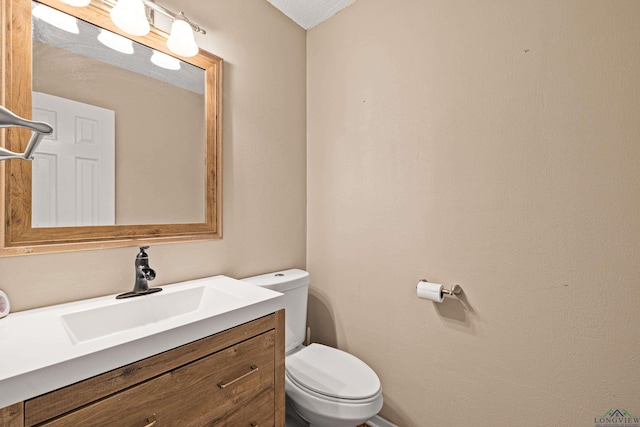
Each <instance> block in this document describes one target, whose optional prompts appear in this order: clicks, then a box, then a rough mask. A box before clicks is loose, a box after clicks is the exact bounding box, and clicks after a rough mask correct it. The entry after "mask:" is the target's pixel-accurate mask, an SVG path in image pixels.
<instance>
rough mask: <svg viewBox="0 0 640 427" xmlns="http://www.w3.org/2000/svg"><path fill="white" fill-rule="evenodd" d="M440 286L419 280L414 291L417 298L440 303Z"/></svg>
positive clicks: (441, 298)
mask: <svg viewBox="0 0 640 427" xmlns="http://www.w3.org/2000/svg"><path fill="white" fill-rule="evenodd" d="M442 287H443V286H442V285H441V284H439V283H431V282H425V281H424V280H421V281H419V282H418V286H417V288H416V291H417V292H418V298H423V299H428V300H431V301H434V302H442V300H443V296H442Z"/></svg>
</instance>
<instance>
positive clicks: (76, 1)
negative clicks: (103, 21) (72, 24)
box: [61, 0, 91, 7]
mask: <svg viewBox="0 0 640 427" xmlns="http://www.w3.org/2000/svg"><path fill="white" fill-rule="evenodd" d="M61 1H62V3H66V4H68V5H69V6H75V7H85V6H89V3H91V0H61Z"/></svg>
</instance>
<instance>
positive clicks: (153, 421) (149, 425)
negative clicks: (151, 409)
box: [144, 414, 158, 427]
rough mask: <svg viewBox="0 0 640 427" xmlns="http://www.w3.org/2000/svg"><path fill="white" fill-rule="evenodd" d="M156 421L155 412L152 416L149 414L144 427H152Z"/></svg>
mask: <svg viewBox="0 0 640 427" xmlns="http://www.w3.org/2000/svg"><path fill="white" fill-rule="evenodd" d="M157 422H158V420H157V419H156V414H153V415H152V416H150V417H149V418H147V423H148V424H147V425H145V426H144V427H153V426H154V425H156V423H157Z"/></svg>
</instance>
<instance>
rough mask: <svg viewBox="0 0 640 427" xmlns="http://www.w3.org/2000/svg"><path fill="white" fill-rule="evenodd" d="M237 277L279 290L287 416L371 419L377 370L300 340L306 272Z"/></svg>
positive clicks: (350, 422)
mask: <svg viewBox="0 0 640 427" xmlns="http://www.w3.org/2000/svg"><path fill="white" fill-rule="evenodd" d="M242 280H243V281H245V282H248V283H251V284H253V285H256V286H262V287H265V288H268V289H271V290H274V291H277V292H281V293H282V294H284V306H285V319H286V320H285V323H286V331H285V372H286V376H285V389H286V394H287V419H289V418H290V417H297V416H299V417H301V418H302V419H304V420H305V421H306V422H308V423H309V425H310V427H355V426H358V425H360V424H362V423H364V422H366V421H368V420H369V419H371V418H373V416H374V415H376V414H377V413H378V412H379V411H380V409H381V408H382V389H381V388H380V380H379V378H378V376H377V375H376V373H375V372H374V371H373V370H372V369H371V368H370V367H369V366H368V365H367V364H366V363H364V362H363V361H362V360H360V359H358V358H357V357H355V356H353V355H351V354H349V353H347V352H344V351H342V350H338V349H335V348H333V347H328V346H325V345H322V344H310V345H308V346H304V345H303V342H304V338H305V332H306V324H307V294H308V290H309V282H310V278H309V273H308V272H306V271H303V270H298V269H291V270H284V271H278V272H275V273H268V274H262V275H260V276H254V277H248V278H246V279H242ZM291 411H294V412H295V413H291ZM287 425H288V424H287Z"/></svg>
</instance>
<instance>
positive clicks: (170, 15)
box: [99, 0, 207, 34]
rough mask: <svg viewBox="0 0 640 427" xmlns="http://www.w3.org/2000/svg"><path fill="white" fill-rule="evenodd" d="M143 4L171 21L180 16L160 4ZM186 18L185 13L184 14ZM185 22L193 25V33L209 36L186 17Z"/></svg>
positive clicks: (113, 1) (110, 0) (106, 0)
mask: <svg viewBox="0 0 640 427" xmlns="http://www.w3.org/2000/svg"><path fill="white" fill-rule="evenodd" d="M99 1H100V2H102V3H104V4H106V5H108V6H111V7H113V6H114V5H115V4H116V0H99ZM142 3H144V5H145V6H146V7H148V8H149V9H151V10H154V11H156V12H160V13H161V14H163V15H164V16H166V17H168V18H171V19H176V17H177V16H178V15H179V14H180V13H175V12H173V11H172V10H169V9H167V8H166V7H164V6H160V5H159V4H156V3H154V2H153V1H151V0H142ZM183 16H184V13H183ZM184 18H185V21H187V23H188V24H189V25H191V28H192V29H193V31H195V32H197V33H200V34H207V32H206V31H205V29H204V28H202V27H201V26H199V25H198V24H196V23H195V22H192V21H191V20H189V19H188V18H187V17H186V16H184Z"/></svg>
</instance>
